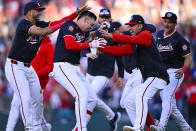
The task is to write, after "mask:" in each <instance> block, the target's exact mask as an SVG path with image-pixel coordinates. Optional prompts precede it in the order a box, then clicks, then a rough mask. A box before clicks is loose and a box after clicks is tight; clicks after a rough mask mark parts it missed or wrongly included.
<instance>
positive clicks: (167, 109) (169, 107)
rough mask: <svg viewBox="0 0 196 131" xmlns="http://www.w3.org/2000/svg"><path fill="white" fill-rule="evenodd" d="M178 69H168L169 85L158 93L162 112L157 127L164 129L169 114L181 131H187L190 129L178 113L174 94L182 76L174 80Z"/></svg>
mask: <svg viewBox="0 0 196 131" xmlns="http://www.w3.org/2000/svg"><path fill="white" fill-rule="evenodd" d="M177 70H178V69H168V70H167V72H168V74H169V79H170V83H169V84H168V85H167V86H166V87H165V88H164V89H163V90H162V91H161V92H160V96H161V99H162V112H161V118H160V122H159V125H160V126H161V127H164V128H165V127H166V125H167V122H168V120H169V117H170V114H171V116H172V117H173V118H174V119H175V120H176V121H177V123H178V124H179V125H180V127H181V129H182V130H183V131H188V130H189V129H190V126H189V124H188V123H187V122H186V121H185V119H184V117H183V116H182V114H181V113H180V111H179V109H178V108H177V106H176V99H175V92H176V91H177V89H178V88H179V87H180V85H181V83H182V81H183V79H184V76H182V77H181V78H180V79H176V77H175V74H176V73H175V72H176V71H177Z"/></svg>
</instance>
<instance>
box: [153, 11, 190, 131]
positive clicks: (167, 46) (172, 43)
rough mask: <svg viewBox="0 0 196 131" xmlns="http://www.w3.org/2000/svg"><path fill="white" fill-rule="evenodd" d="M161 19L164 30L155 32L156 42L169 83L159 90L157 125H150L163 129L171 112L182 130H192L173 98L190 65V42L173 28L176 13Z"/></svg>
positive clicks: (168, 13)
mask: <svg viewBox="0 0 196 131" xmlns="http://www.w3.org/2000/svg"><path fill="white" fill-rule="evenodd" d="M162 19H163V20H164V30H161V31H159V32H158V33H157V36H156V44H157V47H158V50H159V52H160V54H161V57H162V59H163V62H164V64H165V66H166V68H167V72H168V74H169V79H170V83H169V84H168V85H167V86H166V87H165V88H164V89H163V90H162V91H161V92H160V96H161V100H162V112H161V118H160V122H159V125H158V126H155V125H152V126H151V130H153V131H164V130H165V127H166V125H167V122H168V119H169V117H170V114H171V115H172V117H173V118H174V119H175V120H176V121H177V123H178V124H179V125H180V127H181V129H182V130H183V131H193V130H192V128H191V127H190V126H189V124H188V123H187V122H186V121H185V119H184V117H183V116H182V114H181V113H180V111H179V110H178V108H177V106H176V100H175V92H176V90H177V89H178V88H179V86H180V85H181V83H182V81H183V79H184V74H183V70H184V69H185V68H191V65H192V56H191V53H190V44H189V43H188V41H187V40H185V39H184V38H183V36H182V35H180V34H179V33H178V32H177V31H176V29H175V26H176V24H177V16H176V14H174V13H172V12H167V13H165V16H164V17H162Z"/></svg>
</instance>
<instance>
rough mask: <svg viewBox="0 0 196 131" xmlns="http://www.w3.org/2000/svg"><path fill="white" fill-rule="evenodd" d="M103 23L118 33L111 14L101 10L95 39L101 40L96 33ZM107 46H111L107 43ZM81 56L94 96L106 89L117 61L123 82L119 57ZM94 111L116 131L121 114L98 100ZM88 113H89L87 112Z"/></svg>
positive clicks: (118, 24)
mask: <svg viewBox="0 0 196 131" xmlns="http://www.w3.org/2000/svg"><path fill="white" fill-rule="evenodd" d="M105 22H108V23H111V25H109V26H110V28H106V29H107V30H108V31H109V32H113V33H120V32H122V31H121V30H122V29H121V24H120V23H119V22H111V13H110V10H109V9H105V8H104V9H101V10H100V12H99V19H98V23H99V24H100V26H97V27H95V28H94V29H93V30H92V32H93V31H95V37H96V38H101V37H102V36H101V34H100V33H99V32H98V31H97V29H99V28H103V26H104V24H105ZM107 44H110V45H111V44H112V43H111V42H110V41H108V43H107ZM82 54H83V55H84V56H86V57H88V68H87V74H86V77H87V79H88V80H89V81H90V83H91V86H92V88H93V89H94V91H95V92H96V94H98V93H100V91H101V90H102V89H103V88H105V87H106V85H107V84H108V82H109V79H110V78H111V77H112V76H113V74H114V67H115V61H117V65H118V74H119V77H120V78H119V82H120V83H122V82H123V77H124V68H123V64H122V59H121V56H114V55H111V54H107V53H103V52H97V53H95V54H94V53H93V52H90V49H89V50H83V51H82ZM96 109H98V110H99V111H101V112H102V113H103V114H104V115H105V116H106V117H107V119H108V120H109V121H110V130H111V131H115V130H117V122H118V121H119V120H120V117H121V114H120V112H117V113H114V112H113V111H112V109H111V108H110V107H108V106H107V105H106V104H105V103H104V102H103V101H102V100H98V101H97V104H96ZM88 112H89V111H88ZM91 114H92V113H88V114H87V115H89V117H91Z"/></svg>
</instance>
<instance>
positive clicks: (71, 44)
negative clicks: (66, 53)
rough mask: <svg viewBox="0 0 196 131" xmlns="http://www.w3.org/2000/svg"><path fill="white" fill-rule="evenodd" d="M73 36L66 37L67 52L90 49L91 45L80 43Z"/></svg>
mask: <svg viewBox="0 0 196 131" xmlns="http://www.w3.org/2000/svg"><path fill="white" fill-rule="evenodd" d="M74 39H75V38H74V37H73V36H72V35H65V36H64V42H65V46H66V49H67V50H83V49H88V48H90V45H89V43H80V42H77V41H75V40H74Z"/></svg>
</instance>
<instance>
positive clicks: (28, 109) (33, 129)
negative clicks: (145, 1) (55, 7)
mask: <svg viewBox="0 0 196 131" xmlns="http://www.w3.org/2000/svg"><path fill="white" fill-rule="evenodd" d="M44 9H45V8H44V7H42V6H41V5H40V4H39V3H38V2H34V1H33V2H29V3H27V4H26V5H25V6H24V15H25V18H24V19H22V20H21V21H20V22H19V24H18V27H17V29H16V35H15V38H14V41H13V44H12V47H11V50H10V52H9V55H8V58H7V61H6V65H5V73H6V77H7V79H8V81H9V83H10V85H11V86H12V88H13V90H14V97H13V100H12V106H11V110H10V114H9V119H8V123H7V128H6V131H13V130H14V127H15V124H16V121H17V119H18V116H19V110H20V114H21V116H22V120H23V123H24V127H25V130H27V131H49V130H51V125H50V124H49V123H47V122H46V120H45V119H44V116H43V93H42V90H41V88H42V89H44V88H45V86H46V84H47V81H48V77H49V76H48V74H49V73H50V72H51V75H52V77H54V79H55V80H56V81H57V82H58V83H59V84H61V85H62V86H63V87H64V88H65V89H66V90H67V91H68V92H69V93H70V94H71V95H72V96H73V97H74V98H75V115H76V125H75V127H74V129H73V131H87V124H88V122H89V120H90V118H91V115H92V113H93V110H94V109H95V108H96V109H98V110H99V111H101V112H102V113H103V114H104V115H105V116H106V117H107V119H108V120H109V121H110V125H111V126H110V130H111V131H116V130H117V123H118V121H119V120H120V117H121V114H120V112H117V113H115V112H113V111H112V110H111V108H110V107H109V106H107V105H106V104H105V103H104V102H103V101H102V100H101V99H100V98H99V97H98V95H97V94H98V93H99V92H100V90H101V89H102V88H103V87H105V86H106V84H107V82H108V81H109V79H110V78H111V77H112V75H113V73H114V65H115V60H117V65H118V72H119V79H118V82H119V85H120V86H122V82H123V76H124V69H125V70H126V71H127V72H128V73H129V74H130V78H129V79H128V81H127V83H126V85H125V87H124V91H123V94H122V97H121V100H120V105H121V107H122V108H124V109H125V110H126V112H127V114H128V116H129V118H130V121H131V124H132V125H133V127H131V126H124V127H123V131H143V130H144V127H145V123H146V125H147V126H146V127H147V128H146V130H148V131H149V130H151V131H164V130H165V128H166V125H167V122H168V119H169V117H170V115H171V116H172V117H174V119H175V120H176V121H177V122H178V124H179V125H180V127H181V129H182V130H183V131H193V129H192V128H191V127H190V126H189V124H188V123H187V122H186V121H185V119H184V117H183V116H182V114H181V113H180V111H179V110H178V108H177V106H176V100H175V97H174V95H175V92H176V90H177V89H178V88H179V86H180V85H181V83H182V81H183V78H184V73H183V70H185V69H187V68H191V65H192V56H191V53H190V44H189V43H188V41H187V40H185V39H184V38H183V36H182V35H180V34H179V33H178V32H177V31H176V29H175V27H176V24H177V16H176V14H174V13H172V12H167V13H165V16H164V17H162V19H163V23H164V30H161V31H159V32H158V33H157V36H156V40H155V39H154V38H153V36H152V33H154V32H155V31H156V28H155V27H154V26H153V25H152V24H146V23H145V21H144V19H143V17H142V16H141V15H138V14H135V15H132V17H131V19H130V21H129V22H128V23H126V25H127V28H128V29H127V31H123V30H122V25H121V24H120V23H119V22H113V21H112V19H111V12H110V10H109V9H101V10H100V12H99V18H98V25H95V23H96V20H97V17H96V15H95V14H94V13H93V12H90V11H89V10H90V8H89V7H87V6H84V7H81V8H78V9H77V11H76V12H74V13H72V14H71V15H69V16H67V17H64V18H62V19H61V20H58V21H53V22H44V21H40V15H41V13H42V11H43V10H44ZM76 17H77V20H74V19H75V18H76ZM73 20H74V21H73ZM58 29H60V30H59V34H58V37H57V42H56V45H55V47H54V46H53V45H52V44H51V41H50V40H49V39H48V37H47V35H49V34H51V33H53V32H55V31H56V30H58ZM45 43H48V44H45ZM40 45H41V46H40ZM35 56H36V57H35ZM81 56H85V57H88V69H87V74H86V75H85V74H83V73H82V71H81V70H80V66H79V64H80V58H81ZM34 57H35V58H34ZM157 92H159V93H160V96H161V99H162V113H161V118H160V120H155V119H153V118H152V117H151V115H150V113H149V112H148V106H147V104H148V100H149V99H151V98H152V97H153V96H154V95H155V94H156V93H157ZM64 130H66V129H64Z"/></svg>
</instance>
